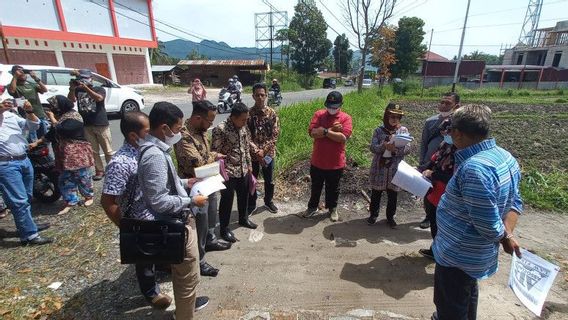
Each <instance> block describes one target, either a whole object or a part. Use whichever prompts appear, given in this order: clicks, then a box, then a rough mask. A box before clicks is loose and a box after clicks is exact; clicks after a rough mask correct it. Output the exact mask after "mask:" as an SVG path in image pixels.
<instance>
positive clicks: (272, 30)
mask: <svg viewBox="0 0 568 320" xmlns="http://www.w3.org/2000/svg"><path fill="white" fill-rule="evenodd" d="M269 19H270V21H269V26H268V27H269V28H270V40H269V41H270V66H272V65H273V64H272V50H273V49H274V45H273V44H272V43H273V42H274V25H273V24H272V6H271V7H270V18H269Z"/></svg>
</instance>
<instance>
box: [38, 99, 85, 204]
mask: <svg viewBox="0 0 568 320" xmlns="http://www.w3.org/2000/svg"><path fill="white" fill-rule="evenodd" d="M47 101H48V102H49V104H50V108H51V111H47V112H46V114H47V116H48V118H49V119H50V121H51V124H52V126H51V130H50V131H49V132H48V133H47V134H46V135H45V136H44V137H43V138H42V139H40V140H38V141H37V142H36V143H33V144H31V145H30V147H31V148H33V147H36V146H37V144H39V143H42V142H44V141H49V142H51V143H52V144H53V151H54V153H55V166H56V169H57V170H59V172H60V175H59V189H60V191H61V195H62V196H63V200H64V201H65V206H64V208H63V209H62V210H61V211H59V213H58V214H64V213H67V212H69V210H71V208H73V207H74V206H76V205H78V204H79V203H80V201H79V197H78V195H77V191H79V193H81V195H82V196H83V198H84V202H83V203H82V204H83V205H84V206H86V207H88V206H90V205H92V204H93V195H94V192H93V180H92V174H91V167H92V166H93V164H94V159H93V150H92V148H91V144H90V143H89V142H88V141H87V139H86V138H85V130H84V125H83V118H82V117H81V115H80V114H79V113H78V112H77V111H75V110H74V109H73V102H71V100H69V99H68V98H67V97H65V96H62V95H57V96H54V97H51V98H49V99H47Z"/></svg>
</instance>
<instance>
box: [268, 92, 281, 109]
mask: <svg viewBox="0 0 568 320" xmlns="http://www.w3.org/2000/svg"><path fill="white" fill-rule="evenodd" d="M280 104H282V95H281V94H280V92H279V91H276V90H272V89H270V90H268V105H269V106H271V107H273V106H277V107H278V106H280Z"/></svg>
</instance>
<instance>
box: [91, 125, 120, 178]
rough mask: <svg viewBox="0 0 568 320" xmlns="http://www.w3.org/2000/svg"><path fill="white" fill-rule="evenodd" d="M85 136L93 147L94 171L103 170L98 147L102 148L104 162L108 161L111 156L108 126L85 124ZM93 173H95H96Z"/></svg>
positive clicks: (99, 171) (100, 171)
mask: <svg viewBox="0 0 568 320" xmlns="http://www.w3.org/2000/svg"><path fill="white" fill-rule="evenodd" d="M85 137H86V138H87V141H89V143H90V144H91V147H92V148H93V158H95V170H96V173H102V172H104V171H105V168H104V166H103V161H102V160H101V155H100V150H99V149H100V148H102V149H103V153H104V154H105V160H106V163H109V161H110V159H111V158H112V155H113V152H112V138H111V136H110V127H109V126H85ZM96 173H95V174H96Z"/></svg>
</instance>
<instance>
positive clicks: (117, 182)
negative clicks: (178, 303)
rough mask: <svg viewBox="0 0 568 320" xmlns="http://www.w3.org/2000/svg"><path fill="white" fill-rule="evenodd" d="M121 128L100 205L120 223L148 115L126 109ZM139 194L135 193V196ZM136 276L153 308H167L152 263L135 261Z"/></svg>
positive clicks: (144, 135) (108, 166) (166, 297)
mask: <svg viewBox="0 0 568 320" xmlns="http://www.w3.org/2000/svg"><path fill="white" fill-rule="evenodd" d="M120 131H121V132H122V135H123V136H124V144H123V145H122V147H120V149H118V151H117V152H116V153H115V154H114V156H113V157H112V159H111V160H110V162H109V163H108V165H107V167H106V172H105V179H104V183H103V192H102V195H101V205H102V207H103V209H104V210H105V213H106V214H107V216H108V217H109V219H110V220H111V221H112V222H113V223H114V224H115V225H116V226H119V225H120V218H121V217H122V213H121V211H120V207H121V201H124V200H125V199H122V195H123V194H125V193H126V187H127V183H128V180H129V179H130V177H131V176H133V175H134V174H136V172H137V171H138V156H139V146H140V145H141V144H142V143H144V138H145V137H146V135H147V134H148V132H149V131H150V122H149V121H148V116H147V115H146V114H145V113H142V112H136V111H133V112H128V113H126V114H125V115H124V117H123V118H122V120H120ZM140 196H141V194H140V193H138V195H137V197H140ZM135 269H136V278H137V280H138V285H139V286H140V291H142V295H143V296H144V298H146V300H147V301H148V302H149V303H150V304H151V305H152V307H154V308H156V309H166V308H167V307H169V305H170V304H171V302H172V298H171V297H169V296H168V295H166V294H162V293H160V287H159V285H158V283H157V282H156V277H155V273H156V268H155V265H153V264H136V266H135Z"/></svg>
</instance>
